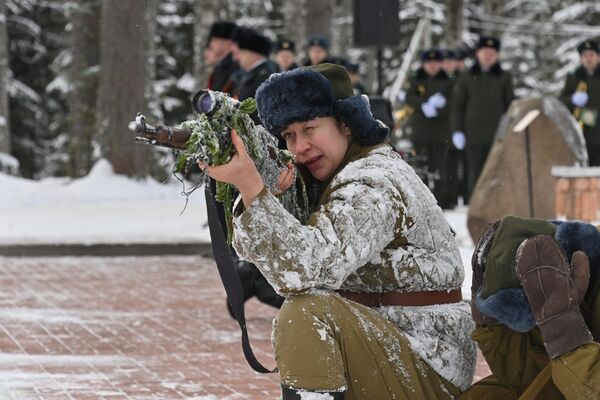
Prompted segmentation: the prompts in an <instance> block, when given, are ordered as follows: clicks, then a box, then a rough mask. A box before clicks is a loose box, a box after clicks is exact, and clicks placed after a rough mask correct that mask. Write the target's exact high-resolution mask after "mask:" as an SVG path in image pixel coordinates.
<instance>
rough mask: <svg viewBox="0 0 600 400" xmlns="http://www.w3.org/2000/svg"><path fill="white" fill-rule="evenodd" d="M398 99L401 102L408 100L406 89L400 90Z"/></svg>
mask: <svg viewBox="0 0 600 400" xmlns="http://www.w3.org/2000/svg"><path fill="white" fill-rule="evenodd" d="M396 100H398V102H399V103H404V102H405V101H406V91H404V90H401V91H399V92H398V94H397V95H396Z"/></svg>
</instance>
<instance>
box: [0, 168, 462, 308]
mask: <svg viewBox="0 0 600 400" xmlns="http://www.w3.org/2000/svg"><path fill="white" fill-rule="evenodd" d="M181 189H182V187H181V184H180V183H179V182H177V181H175V180H174V179H173V180H171V181H170V182H168V183H164V184H163V183H159V182H157V181H155V180H153V179H146V180H143V181H138V180H133V179H128V178H125V177H123V176H118V175H115V174H114V173H113V172H112V169H111V168H110V165H109V164H108V163H107V162H105V161H100V162H99V163H97V164H96V166H95V167H94V168H93V169H92V171H91V172H90V174H89V175H88V176H86V177H84V178H81V179H74V180H65V179H56V178H54V179H44V180H41V181H31V180H27V179H21V178H16V177H12V176H8V175H4V174H1V173H0V193H1V196H0V245H9V244H106V243H109V244H112V243H193V242H208V241H210V235H209V233H208V227H207V225H206V209H205V203H204V193H203V191H202V190H197V191H196V192H195V193H194V194H192V196H191V197H190V199H189V204H188V206H187V208H186V210H185V211H184V212H183V214H181V215H180V213H181V211H182V210H183V208H184V206H185V197H183V196H181V194H180V193H181ZM467 211H468V209H467V208H466V207H461V208H458V209H456V210H452V211H446V212H445V215H446V217H447V219H448V222H449V224H450V226H451V227H452V229H453V230H454V231H455V232H456V239H457V242H458V244H459V247H460V251H461V255H462V258H463V264H464V265H465V273H466V275H467V276H466V278H465V285H464V286H463V295H464V296H465V298H470V289H469V287H470V282H471V279H470V270H471V268H470V264H469V263H470V259H471V253H472V251H473V243H472V241H471V238H470V236H469V233H468V231H467V227H466V218H467Z"/></svg>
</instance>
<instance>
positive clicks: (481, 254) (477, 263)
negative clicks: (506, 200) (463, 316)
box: [471, 221, 500, 326]
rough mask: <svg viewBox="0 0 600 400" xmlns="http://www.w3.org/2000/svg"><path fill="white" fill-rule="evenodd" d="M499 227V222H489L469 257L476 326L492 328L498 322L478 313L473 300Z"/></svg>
mask: <svg viewBox="0 0 600 400" xmlns="http://www.w3.org/2000/svg"><path fill="white" fill-rule="evenodd" d="M499 225H500V221H495V222H490V223H489V224H487V225H486V226H485V227H484V228H483V231H482V233H481V236H479V240H478V241H477V245H476V246H475V250H474V251H473V257H471V267H472V268H473V279H472V281H471V315H472V316H473V321H475V323H476V324H477V325H487V326H492V325H497V324H498V321H497V320H496V319H495V318H492V317H489V316H487V315H485V314H483V313H482V312H481V311H479V309H478V308H477V306H476V305H475V298H476V297H477V291H478V290H479V288H480V287H481V285H482V284H483V276H484V271H485V268H484V266H485V260H486V258H487V253H488V252H489V250H490V247H491V245H492V240H493V239H494V235H495V234H496V230H497V229H498V226H499Z"/></svg>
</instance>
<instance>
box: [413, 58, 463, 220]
mask: <svg viewBox="0 0 600 400" xmlns="http://www.w3.org/2000/svg"><path fill="white" fill-rule="evenodd" d="M442 62H443V55H442V52H441V51H440V50H437V49H429V50H425V51H424V52H423V53H422V54H421V68H419V69H418V70H417V71H416V73H415V75H414V76H413V77H412V78H411V79H410V81H409V84H408V87H407V90H406V104H408V105H409V106H410V107H412V109H413V110H414V112H413V114H412V116H411V120H410V125H411V127H412V134H411V142H412V144H413V146H414V151H415V153H416V155H417V156H419V157H424V158H425V163H426V165H427V170H428V171H429V174H428V176H429V178H428V182H426V183H427V184H428V186H429V188H430V189H431V190H432V192H433V194H434V196H435V197H436V199H437V201H438V204H439V205H440V206H441V207H442V208H448V207H453V206H454V205H455V204H447V199H446V196H447V195H446V193H447V190H448V185H447V181H448V173H447V171H446V168H445V166H446V163H447V158H448V150H449V146H450V130H449V118H450V114H449V111H448V110H449V97H450V94H451V88H452V81H451V80H450V78H448V75H447V74H446V72H444V70H443V69H442Z"/></svg>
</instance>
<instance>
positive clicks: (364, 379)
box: [203, 64, 475, 400]
mask: <svg viewBox="0 0 600 400" xmlns="http://www.w3.org/2000/svg"><path fill="white" fill-rule="evenodd" d="M256 100H257V105H258V110H259V115H260V117H261V120H262V121H263V125H264V126H265V127H266V128H267V129H268V130H269V132H270V133H271V134H273V135H276V136H281V137H283V139H284V140H285V142H286V144H287V147H288V149H289V150H290V151H291V152H292V153H293V154H294V156H295V162H296V165H297V168H298V171H299V173H301V174H302V176H303V177H304V178H305V183H306V187H307V189H308V191H309V199H308V200H309V201H308V204H310V206H309V207H310V208H309V211H310V212H311V215H310V216H309V218H308V220H307V221H299V220H298V219H296V218H295V217H294V216H293V215H291V214H290V213H288V212H287V211H286V210H285V208H283V207H282V205H281V203H280V202H279V201H278V199H277V197H276V195H274V194H273V193H271V192H270V191H269V190H268V189H266V188H265V186H264V183H263V180H262V178H261V176H260V175H259V174H258V171H257V170H256V168H253V166H254V164H253V163H252V161H251V159H250V158H249V156H248V154H247V152H246V149H245V147H244V143H243V142H241V139H240V138H239V137H238V136H237V135H236V134H235V133H232V141H233V143H234V145H235V148H236V155H235V156H234V157H233V158H232V160H231V161H230V162H229V163H228V164H225V165H219V166H212V167H211V166H209V167H207V168H208V173H209V175H211V176H212V177H213V178H215V179H217V180H220V181H224V182H228V183H231V184H233V185H235V186H236V187H237V188H238V189H239V192H240V194H241V198H242V201H241V204H243V206H244V207H245V209H244V210H237V209H236V210H235V211H236V212H235V214H236V217H235V219H234V237H233V245H234V247H235V248H236V250H237V251H238V253H239V254H240V255H241V256H243V257H244V258H245V259H247V260H249V261H251V262H253V263H255V264H256V266H257V267H258V268H259V269H260V270H261V272H262V273H263V274H264V275H265V276H266V277H267V278H268V280H269V282H270V283H271V284H272V285H273V287H275V289H276V290H277V291H278V292H279V293H280V294H282V295H284V296H285V297H286V300H285V303H284V304H283V306H282V308H281V311H280V312H279V314H278V316H277V320H276V322H275V323H274V332H273V345H274V349H275V359H276V361H277V367H278V369H279V376H280V379H281V385H282V391H283V399H284V400H301V399H309V398H310V399H314V400H317V399H319V400H334V399H335V400H338V399H344V400H375V399H377V400H392V399H396V400H436V399H444V400H446V399H447V400H450V399H453V398H455V397H456V396H457V395H459V394H460V392H461V391H462V390H465V389H466V388H467V387H468V386H469V385H470V383H471V380H472V372H473V368H474V361H475V359H474V348H473V343H472V341H471V340H470V339H469V337H468V332H470V330H471V329H472V327H473V324H472V321H471V317H470V312H469V305H468V304H467V303H466V302H463V301H461V300H460V299H461V295H460V288H461V282H462V280H463V278H464V275H463V271H462V262H461V259H460V253H459V251H458V247H457V245H456V242H455V241H454V238H453V235H452V231H451V229H450V227H449V226H448V224H447V223H446V222H445V220H444V215H443V213H442V211H441V209H440V208H439V207H437V206H436V202H435V198H434V197H433V196H432V194H431V192H430V191H429V190H428V189H427V187H426V186H425V185H424V184H423V182H421V180H420V179H419V177H418V176H417V175H416V174H415V172H414V170H413V169H412V167H410V166H409V165H408V164H407V163H406V162H404V161H403V160H402V158H401V157H400V156H399V155H398V154H397V153H396V152H395V151H394V150H393V149H392V148H391V146H390V145H389V144H387V143H386V139H387V137H388V135H389V129H388V128H387V127H386V126H385V125H383V124H382V123H381V122H379V121H377V120H375V119H374V118H373V115H372V114H371V110H370V106H369V103H368V101H367V99H366V98H365V96H356V95H354V92H353V89H352V85H351V82H350V78H349V76H348V73H347V72H346V70H345V68H343V67H342V66H339V65H333V64H321V65H317V66H313V67H309V68H297V69H295V70H293V71H288V72H283V73H281V74H277V75H273V76H272V77H271V78H270V79H269V80H268V81H266V82H265V83H264V84H263V85H262V86H261V87H260V88H259V90H258V92H257V95H256ZM203 167H204V166H203ZM290 167H291V166H290ZM294 171H295V169H294V168H290V169H288V170H287V171H285V172H284V173H283V174H282V176H281V177H280V181H279V182H280V187H279V188H278V189H279V190H278V191H277V192H280V191H281V190H285V189H286V188H289V186H290V185H291V184H292V182H293V176H294V175H293V174H294ZM308 204H307V205H308Z"/></svg>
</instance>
